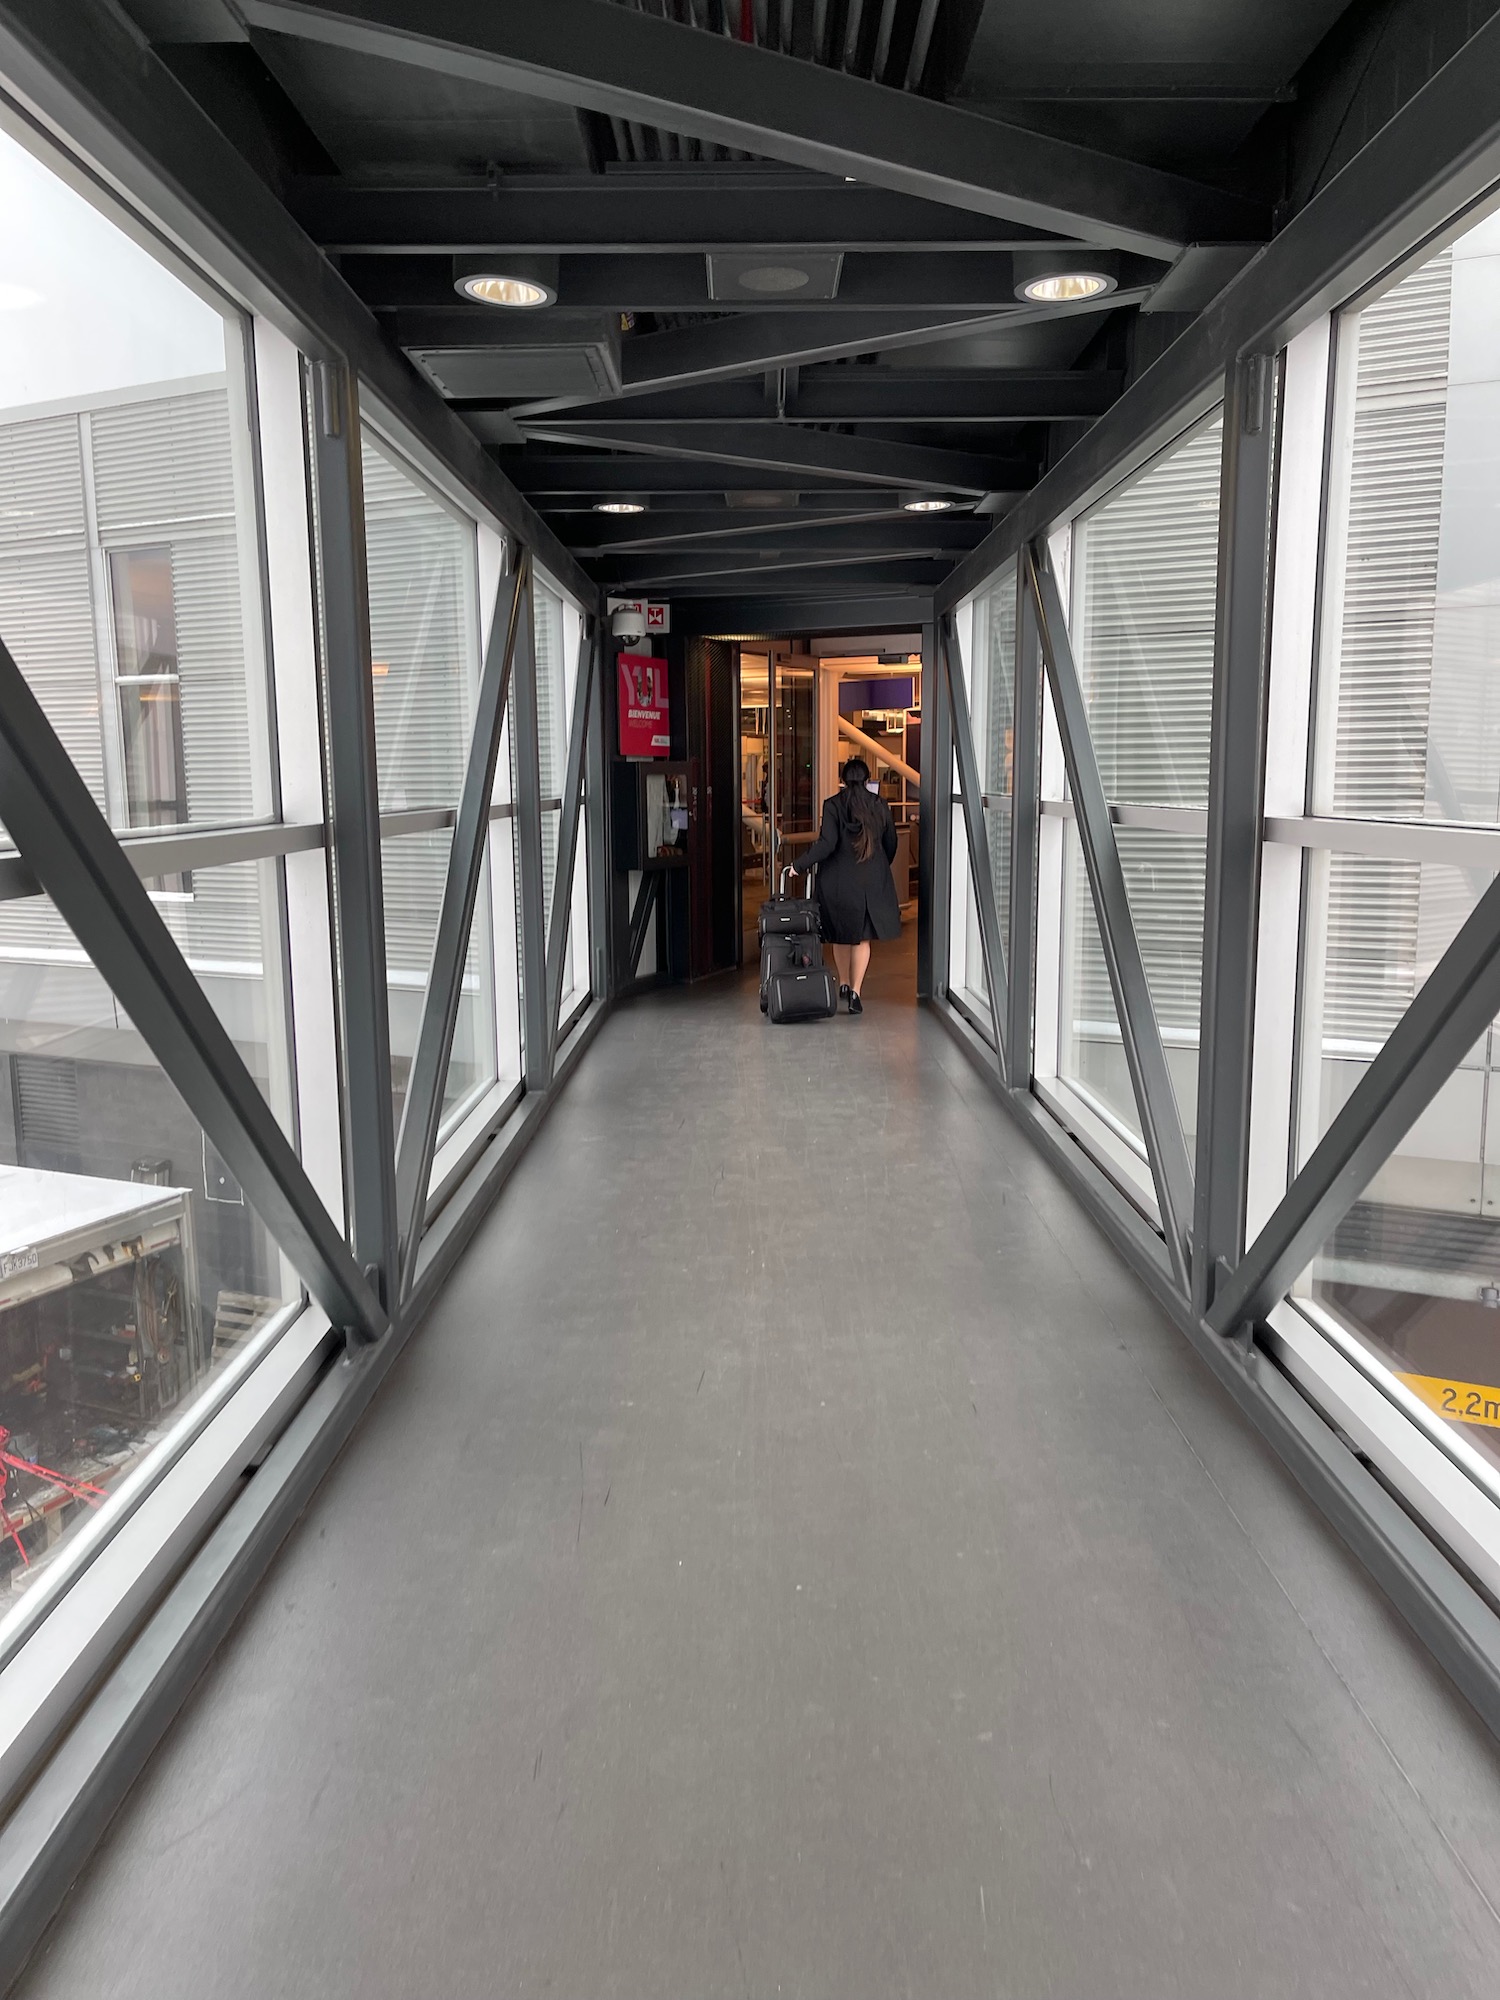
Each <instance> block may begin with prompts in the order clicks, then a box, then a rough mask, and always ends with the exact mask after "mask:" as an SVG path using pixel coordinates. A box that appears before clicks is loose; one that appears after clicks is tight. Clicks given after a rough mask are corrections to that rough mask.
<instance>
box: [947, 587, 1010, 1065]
mask: <svg viewBox="0 0 1500 2000" xmlns="http://www.w3.org/2000/svg"><path fill="white" fill-rule="evenodd" d="M937 644H938V657H939V660H940V661H941V664H942V670H943V685H944V688H945V691H946V693H947V697H948V708H949V714H950V716H951V724H950V726H951V728H952V732H953V750H954V755H955V757H956V759H957V763H958V791H959V802H960V804H961V806H962V808H963V816H964V833H965V836H966V839H967V844H968V850H969V882H970V886H971V889H972V893H973V896H974V900H975V902H976V903H977V904H978V913H979V941H980V947H981V949H982V951H983V953H984V978H985V985H986V987H987V988H988V992H989V1007H990V1019H991V1021H992V1022H993V1024H994V1032H995V1053H996V1056H997V1058H998V1060H999V1064H1000V1074H1001V1076H1002V1077H1003V1078H1004V1079H1005V1081H1006V1082H1009V1081H1010V1066H1009V1061H1008V1058H1007V1054H1006V1028H1007V1025H1008V1017H1009V1004H1010V1003H1009V994H1010V980H1009V969H1008V967H1007V965H1006V960H1005V943H1004V940H1003V939H1002V938H1001V936H1000V909H999V905H998V904H997V902H996V901H995V884H994V878H993V871H992V870H991V868H990V844H989V840H988V838H987V836H986V830H985V825H984V805H983V799H982V794H981V788H980V780H979V761H978V757H977V755H976V753H975V749H974V733H973V730H972V728H971V727H970V721H969V698H968V690H967V689H966V687H965V685H964V675H963V668H962V667H961V666H959V667H957V668H955V665H954V660H953V655H954V652H955V650H956V648H957V644H958V641H957V636H956V634H955V632H954V629H953V615H952V613H951V612H950V613H948V614H947V615H945V616H944V617H943V618H941V619H940V620H939V621H938V632H937ZM976 671H977V667H976Z"/></svg>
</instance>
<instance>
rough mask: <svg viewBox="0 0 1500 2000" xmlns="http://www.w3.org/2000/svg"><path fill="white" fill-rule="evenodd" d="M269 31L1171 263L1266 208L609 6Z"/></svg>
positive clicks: (341, 13) (433, 9)
mask: <svg viewBox="0 0 1500 2000" xmlns="http://www.w3.org/2000/svg"><path fill="white" fill-rule="evenodd" d="M239 4H240V11H241V13H242V14H243V15H244V17H245V19H246V20H247V21H249V22H250V24H251V25H252V26H254V27H260V28H268V29H271V30H273V31H275V32H276V33H279V34H285V35H295V36H300V37H302V38H304V39H307V40H313V41H319V42H322V43H324V44H326V45H329V46H332V47H335V48H341V49H348V50H351V51H354V52H357V53H361V54H365V55H373V56H379V57H383V58H385V59H386V60H389V61H396V62H404V63H408V64H411V65H413V66H416V67H419V68H423V69H428V70H432V71H435V72H436V73H438V74H440V75H445V76H452V77H459V78H462V79H465V80H466V81H469V82H474V83H491V84H494V85H497V86H499V87H501V88H504V89H507V90H514V91H520V92H523V93H525V94H527V95H530V96H534V97H540V98H543V99H546V100H549V101H551V102H553V103H562V104H569V105H573V106H579V107H582V108H584V109H586V110H591V111H600V112H604V113H606V114H607V115H612V116H615V117H620V118H627V119H635V120H637V121H640V122H642V123H644V124H648V125H654V126H659V127H662V128H664V129H665V130H667V131H670V132H676V133H679V134H684V135H687V136H689V137H693V138H697V139H700V140H710V141H714V142H716V143H718V144H720V145H725V146H734V147H739V148H743V149H744V150H746V151H748V152H752V153H757V154H762V155H765V156H768V157H769V158H772V159H778V160H785V161H789V162H790V163H791V164H793V165H796V166H803V167H811V168H814V169H816V170H817V171H819V172H826V173H835V174H841V175H842V174H852V175H854V176H855V178H856V179H858V180H864V181H871V182H873V183H874V184H875V185H876V186H878V187H886V188H891V189H894V190H896V191H897V192H899V193H904V194H913V195H918V196H921V197H923V198H924V199H927V200H934V201H942V202H947V203H949V204H951V205H952V206H953V207H955V208H967V209H972V210H974V211H976V212H977V213H979V214H982V215H994V216H1004V217H1007V218H1008V219H1010V220H1012V221H1016V222H1023V223H1026V224H1028V225H1029V226H1031V227H1033V228H1040V229H1047V230H1053V231H1057V232H1059V233H1061V234H1063V235H1067V236H1078V237H1084V238H1086V239H1088V240H1090V241H1094V242H1098V243H1101V244H1107V245H1112V246H1113V247H1114V248H1116V249H1120V250H1129V251H1136V252H1139V253H1140V254H1142V255H1144V256H1148V257H1172V256H1175V254H1176V253H1177V251H1178V250H1179V249H1181V248H1182V246H1183V245H1184V244H1187V243H1192V242H1203V241H1208V242H1214V241H1225V240H1230V241H1236V242H1243V241H1256V240H1263V239H1264V238H1265V237H1266V236H1267V235H1268V233H1269V229H1270V216H1269V213H1268V211H1267V209H1266V207H1265V205H1264V204H1262V203H1260V202H1257V201H1251V200H1247V199H1246V198H1245V197H1243V196H1240V195H1234V194H1228V193H1225V192H1223V191H1222V190H1220V189H1217V188H1211V187H1206V186H1204V185H1202V184H1201V183H1198V182H1195V181H1191V180H1188V179H1186V178H1184V177H1183V176H1181V175H1178V174H1170V173H1164V172H1162V171H1161V170H1160V169H1158V168H1155V167H1146V166H1142V165H1141V164H1139V162H1137V161H1134V160H1126V159H1119V158H1115V157H1112V156H1110V155H1108V154H1105V153H1097V152H1093V151H1091V150H1090V149H1089V148H1087V147H1083V146H1076V145H1073V144H1071V143H1069V142H1067V141H1065V140H1061V139H1054V138H1050V137H1048V136H1046V135H1044V134H1042V133H1038V132H1032V131H1027V130H1025V129H1024V128H1021V127H1017V126H1012V125H1003V124H1001V123H999V122H998V121H997V120H994V119H990V118H985V117H982V116H980V115H978V114H976V113H974V112H970V111H963V110H959V109H957V108H956V107H955V106H953V105H949V104H941V103H937V102H934V101H933V100H931V99H928V98H923V97H917V96H913V95H910V94H906V93H902V94H900V95H896V94H893V93H892V92H891V91H890V90H888V89H886V88H885V87H884V86H883V85H880V84H875V83H870V82H866V81H865V80H864V79H863V78H861V77H856V76H848V75H845V74H843V73H842V72H840V71H837V70H831V69H825V68H822V67H819V66H817V65H814V64H810V63H806V62H799V61H797V60H796V59H795V58H794V57H789V56H784V55H782V54H780V53H779V52H778V51H775V50H771V49H762V48H757V47H756V46H755V45H754V44H752V43H743V42H738V41H734V40H731V39H729V38H728V37H724V36H719V35H711V34H704V33H701V32H699V31H698V30H696V29H693V28H688V27H683V26H681V25H679V24H678V23H676V22H675V21H668V20H659V19H657V18H655V17H654V16H652V15H649V14H645V13H636V12H634V11H633V10H631V9H627V8H624V7H617V6H611V5H605V4H601V0H547V4H546V5H545V6H539V5H537V4H536V0H343V4H342V5H339V6H333V5H329V4H319V5H312V4H306V0H239Z"/></svg>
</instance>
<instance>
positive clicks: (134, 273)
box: [0, 133, 274, 828]
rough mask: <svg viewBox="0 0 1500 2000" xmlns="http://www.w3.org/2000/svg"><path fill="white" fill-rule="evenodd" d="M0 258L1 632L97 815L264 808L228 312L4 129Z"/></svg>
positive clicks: (238, 338) (261, 722) (264, 705)
mask: <svg viewBox="0 0 1500 2000" xmlns="http://www.w3.org/2000/svg"><path fill="white" fill-rule="evenodd" d="M0 268H3V269H4V272H5V280H6V288H7V297H6V310H5V311H4V312H3V313H0V404H3V406H4V407H3V408H0V637H3V638H4V640H5V643H6V645H7V646H8V647H9V649H10V651H11V653H12V654H13V655H14V657H15V659H16V661H17V663H18V664H19V666H20V668H21V671H22V672H23V673H24V674H25V676H26V678H27V681H28V683H29V685H30V686H31V688H32V690H33V692H34V693H35V695H36V697H37V699H38V700H39V701H40V703H41V705H42V707H43V709H44V710H45V712H46V714H47V716H48V718H49V720H50V721H51V723H52V725H53V727H54V728H55V729H56V730H57V732H58V735H59V736H60V738H61V739H62V742H63V744H64V746H65V748H66V749H67V751H68V754H69V755H70V756H71V757H72V759H73V761H74V763H75V764H76V765H77V767H78V770H79V772H80V773H81V775H82V777H83V778H84V781H85V782H86V783H87V784H88V786H89V788H90V790H91V791H92V792H93V794H94V797H95V799H96V800H97V801H98V803H99V805H100V806H101V808H102V809H103V810H104V811H105V813H106V814H107V816H108V818H109V820H110V822H111V824H112V825H114V826H116V827H121V828H124V827H132V826H159V825H177V824H181V823H184V822H187V821H193V822H200V823H201V822H214V821H218V822H224V821H235V820H243V819H248V818H254V817H262V816H267V815H269V814H270V812H271V811H272V809H273V805H274V793H273V787H272V774H271V762H270V747H269V744H270V738H269V730H268V726H267V715H268V700H267V685H266V663H265V658H264V647H263V644H262V639H261V617H260V607H259V604H258V602H257V594H258V590H259V581H258V579H259V554H258V547H257V535H256V524H255V514H254V500H253V495H254V490H255V488H254V476H253V454H252V445H251V437H250V426H249V422H248V409H247V376H246V367H245V357H244V350H243V339H242V328H241V324H240V321H239V320H238V318H237V317H235V316H233V315H230V314H227V313H226V312H225V311H224V310H223V309H222V308H221V307H220V306H219V305H218V304H216V303H213V302H211V300H210V299H209V298H208V297H207V296H206V295H205V293H204V292H203V291H202V290H201V289H197V288H195V287H194V286H193V285H190V284H189V283H187V282H185V281H184V279H183V278H182V277H180V276H178V275H177V274H176V273H175V272H174V271H172V270H170V269H168V268H167V267H166V265H164V264H163V263H162V262H160V261H159V260H158V259H157V258H156V257H155V256H153V255H152V253H151V252H150V251H148V250H147V249H146V248H145V247H144V246H143V245H142V244H140V243H138V242H137V241H136V240H135V239H134V238H133V237H132V236H129V235H127V234H126V233H125V231H123V230H122V229H120V228H118V227H117V226H116V224H115V223H114V222H113V221H111V220H110V219H109V217H108V216H106V215H104V214H102V213H100V212H99V211H98V210H96V209H95V208H93V207H92V206H91V205H90V204H89V202H88V201H86V200H85V198H84V197H83V196H82V195H81V194H80V193H78V192H77V191H76V190H75V189H74V188H73V187H71V186H69V185H68V184H67V183H65V182H64V181H63V180H62V179H60V178H59V177H58V176H57V175H56V174H54V173H53V172H52V171H51V169H50V168H49V167H48V166H46V165H45V164H43V163H42V162H41V161H40V160H38V159H35V158H33V157H32V155H31V154H30V153H28V152H27V151H26V150H25V149H24V148H23V147H22V146H21V145H20V144H19V143H18V142H17V141H16V140H14V139H13V138H11V137H10V136H9V135H8V134H5V133H0ZM101 298H108V299H109V301H110V308H109V310H108V311H107V312H101V311H100V310H99V301H100V299H101Z"/></svg>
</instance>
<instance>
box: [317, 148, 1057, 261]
mask: <svg viewBox="0 0 1500 2000" xmlns="http://www.w3.org/2000/svg"><path fill="white" fill-rule="evenodd" d="M287 205H288V207H289V208H290V209H291V211H292V214H293V215H294V216H295V217H296V218H297V220H298V222H300V223H301V225H302V227H303V228H304V229H305V230H306V231H307V233H308V234H309V235H310V236H311V237H312V238H313V239H314V241H315V242H317V243H321V244H322V246H323V248H324V249H325V250H328V251H330V252H332V253H334V254H335V255H338V256H344V257H366V256H369V257H374V256H397V257H400V256H429V257H435V256H482V255H484V254H485V253H486V252H488V251H492V250H529V251H532V252H553V253H557V254H560V255H565V256H574V255H595V256H600V257H612V256H619V255H623V256H667V255H670V254H671V253H672V252H674V251H683V250H693V251H700V252H704V251H710V250H723V251H741V250H757V249H764V250H803V251H809V250H822V251H824V252H835V251H840V250H842V251H846V252H849V253H851V254H852V253H857V252H863V251H880V252H884V253H891V254H897V253H899V254H901V255H904V256H910V255H917V254H930V253H931V252H933V251H934V250H941V249H945V248H952V249H955V250H963V251H966V252H974V253H988V254H991V255H994V254H998V253H1003V252H1005V251H1009V250H1026V249H1037V248H1046V247H1048V246H1049V245H1055V246H1061V245H1062V244H1064V243H1067V242H1069V241H1071V240H1072V239H1071V238H1068V237H1060V236H1059V235H1058V234H1057V232H1056V231H1055V230H1046V229H1028V228H1026V227H1025V226H1024V225H1022V224H1018V223H1013V222H1007V221H996V220H994V219H992V218H990V217H986V216H980V215H976V214H974V212H973V211H972V210H968V209H962V208H950V207H948V206H947V205H946V204H945V203H942V202H936V201H923V200H922V199H921V198H920V197H919V196H916V195H909V194H895V193H893V192H892V191H891V190H890V189H889V188H880V187H866V186H862V185H861V184H860V183H859V182H857V181H842V180H828V179H826V178H825V177H824V176H823V175H821V174H802V173H797V172H794V171H777V170H774V169H771V170H768V169H765V168H757V167H754V166H740V167H733V168H726V167H719V168H713V167H689V168H684V169H683V170H682V172H681V174H680V175H678V174H674V173H671V172H669V171H667V170H665V169H660V170H658V169H655V168H653V169H652V171H651V174H650V176H649V178H647V177H646V176H644V175H641V174H639V173H629V172H616V171H614V170H610V169H606V171H605V172H604V173H603V174H599V175H566V176H563V175H552V174H514V175H507V176H506V178H505V179H504V180H503V181H501V182H500V183H499V184H498V185H497V186H495V187H484V188H480V187H470V188H384V187H350V186H347V185H346V184H345V183H343V182H341V181H338V180H334V179H332V178H329V179H323V178H320V177H314V178H308V179H304V180H298V181H294V182H292V183H291V184H290V185H289V187H288V189H287Z"/></svg>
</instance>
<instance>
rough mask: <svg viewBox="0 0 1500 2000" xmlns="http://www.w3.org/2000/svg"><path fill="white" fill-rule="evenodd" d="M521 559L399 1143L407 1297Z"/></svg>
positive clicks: (480, 699)
mask: <svg viewBox="0 0 1500 2000" xmlns="http://www.w3.org/2000/svg"><path fill="white" fill-rule="evenodd" d="M521 562H522V566H521V568H519V569H517V571H516V572H515V574H514V576H513V577H512V579H511V589H510V602H509V604H505V603H504V602H503V600H502V601H501V602H500V603H497V604H496V606H495V616H494V620H493V622H492V624H491V626H490V643H489V645H488V646H487V647H486V648H485V657H484V668H483V671H482V673H481V674H480V678H479V691H478V694H477V697H476V699H475V703H474V734H473V736H472V738H471V739H470V743H469V756H468V763H467V765H466V767H465V770H464V782H463V790H462V792H461V794H460V796H459V802H458V817H457V819H456V821H455V822H454V827H453V845H452V846H451V847H450V848H449V850H448V872H447V876H446V878H445V880H444V883H443V900H442V903H441V905H440V907H439V910H438V921H437V934H436V936H435V938H434V939H433V946H432V966H431V969H430V970H429V972H428V974H427V991H426V994H425V996H424V998H423V1002H422V1023H421V1026H420V1028H419V1029H418V1031H417V1046H416V1051H415V1053H414V1054H413V1056H412V1064H411V1073H410V1075H409V1076H408V1077H407V1080H406V1100H405V1103H404V1104H403V1106H402V1111H401V1131H400V1135H399V1137H398V1139H397V1142H396V1218H397V1223H398V1225H399V1228H400V1231H401V1290H400V1297H401V1298H402V1299H403V1300H404V1299H405V1298H406V1296H407V1295H408V1293H409V1292H410V1291H411V1287H412V1280H413V1278H414V1277H415V1276H416V1269H417V1251H418V1249H419V1248H420V1246H421V1241H422V1219H423V1216H424V1214H425V1212H426V1207H427V1180H428V1176H429V1174H430V1173H431V1171H432V1156H433V1154H434V1152H435V1151H436V1150H437V1138H438V1127H439V1125H440V1124H441V1123H442V1117H443V1085H444V1083H445V1082H446V1080H447V1075H448V1057H449V1055H450V1053H451V1052H452V1048H453V1031H454V1029H455V1027H456V1026H457V1023H458V1008H459V1002H460V1000H461V999H462V997H463V978H464V961H465V959H466V958H467V956H468V951H469V932H470V929H471V927H472V925H473V921H474V905H475V903H476V902H477V901H478V898H479V879H480V876H481V874H482V873H483V870H484V857H485V853H486V851H487V849H488V847H489V834H490V802H491V800H492V799H493V797H494V792H495V762H496V759H497V757H498V756H499V752H500V735H501V730H502V728H503V726H504V723H505V698H506V694H507V692H508V690H509V687H510V674H511V661H512V659H513V657H514V654H515V645H516V624H517V619H518V616H519V613H520V611H521V608H522V604H523V601H524V598H523V593H524V590H525V583H526V575H525V565H526V557H525V555H524V554H523V556H522V559H521Z"/></svg>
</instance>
